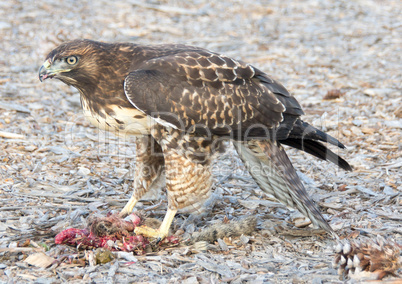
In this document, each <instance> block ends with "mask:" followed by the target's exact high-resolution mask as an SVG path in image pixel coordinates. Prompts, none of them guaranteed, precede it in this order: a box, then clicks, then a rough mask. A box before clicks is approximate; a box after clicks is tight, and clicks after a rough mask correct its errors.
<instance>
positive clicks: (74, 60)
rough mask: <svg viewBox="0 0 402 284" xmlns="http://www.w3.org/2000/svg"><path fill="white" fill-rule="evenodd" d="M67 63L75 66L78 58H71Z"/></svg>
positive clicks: (68, 58)
mask: <svg viewBox="0 0 402 284" xmlns="http://www.w3.org/2000/svg"><path fill="white" fill-rule="evenodd" d="M66 61H67V63H68V64H70V65H74V64H75V63H77V61H78V58H77V57H76V56H69V57H67V59H66Z"/></svg>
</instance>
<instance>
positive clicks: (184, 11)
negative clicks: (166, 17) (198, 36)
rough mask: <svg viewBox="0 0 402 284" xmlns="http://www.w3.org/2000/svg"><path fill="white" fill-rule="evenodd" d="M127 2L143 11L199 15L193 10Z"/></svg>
mask: <svg viewBox="0 0 402 284" xmlns="http://www.w3.org/2000/svg"><path fill="white" fill-rule="evenodd" d="M129 2H130V3H131V4H132V5H134V6H138V7H141V8H145V9H151V10H155V11H159V12H163V13H168V14H170V13H173V14H181V15H199V14H200V12H199V11H194V10H189V9H184V8H179V7H171V6H166V5H153V4H146V3H143V2H140V1H136V0H130V1H129Z"/></svg>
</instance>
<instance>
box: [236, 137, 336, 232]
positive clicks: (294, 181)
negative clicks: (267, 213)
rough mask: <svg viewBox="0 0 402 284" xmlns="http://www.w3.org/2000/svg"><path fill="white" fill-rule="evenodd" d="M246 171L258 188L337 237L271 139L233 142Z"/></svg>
mask: <svg viewBox="0 0 402 284" xmlns="http://www.w3.org/2000/svg"><path fill="white" fill-rule="evenodd" d="M233 144H234V146H235V148H236V150H237V152H238V153H239V156H240V158H241V159H242V160H243V162H244V164H245V166H246V167H247V169H248V171H249V172H250V174H251V175H252V177H253V178H254V180H255V181H256V182H257V184H258V185H259V186H260V188H261V189H262V190H263V191H265V192H267V193H269V194H271V195H272V196H274V197H275V198H277V199H278V200H279V201H281V202H282V203H284V204H285V205H287V206H289V207H292V208H296V209H297V210H299V211H300V212H301V213H303V214H304V215H305V216H307V217H308V218H310V220H311V222H312V223H313V224H314V225H316V226H318V227H320V228H322V229H324V230H325V231H327V232H329V233H331V234H332V235H333V236H336V233H335V232H334V231H333V230H332V228H331V227H330V226H329V224H328V223H327V221H326V220H325V219H324V217H323V216H322V214H321V213H320V211H319V209H318V207H317V205H315V203H314V201H313V200H312V199H311V198H310V197H309V195H308V193H307V191H306V189H305V188H304V186H303V184H302V183H301V181H300V179H299V177H298V175H297V173H296V170H295V169H294V168H293V165H292V163H291V162H290V160H289V158H288V156H287V155H286V153H285V150H284V149H283V147H282V146H281V145H280V144H279V143H277V142H273V141H270V140H258V141H257V140H251V141H247V142H240V141H233Z"/></svg>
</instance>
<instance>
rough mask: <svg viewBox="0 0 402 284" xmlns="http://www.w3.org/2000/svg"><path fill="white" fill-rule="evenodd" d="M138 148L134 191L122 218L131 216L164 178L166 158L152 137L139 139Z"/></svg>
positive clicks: (121, 213) (123, 210) (122, 212)
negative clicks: (143, 197) (144, 197)
mask: <svg viewBox="0 0 402 284" xmlns="http://www.w3.org/2000/svg"><path fill="white" fill-rule="evenodd" d="M136 147H137V148H136V162H135V172H134V182H133V187H134V190H133V194H132V196H131V198H130V200H129V201H128V202H127V204H126V205H125V206H124V208H123V209H122V210H121V212H120V216H126V215H128V214H130V213H131V212H132V211H133V209H134V206H135V204H136V203H137V202H138V200H140V199H141V197H142V196H143V195H144V194H145V193H147V192H148V191H150V190H152V189H154V188H155V187H158V186H160V181H161V179H163V178H164V176H163V168H164V158H163V154H162V149H161V147H160V145H159V144H158V143H156V141H155V140H154V139H153V138H152V137H151V136H144V137H137V140H136Z"/></svg>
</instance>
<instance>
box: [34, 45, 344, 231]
mask: <svg viewBox="0 0 402 284" xmlns="http://www.w3.org/2000/svg"><path fill="white" fill-rule="evenodd" d="M53 77H54V78H56V79H59V80H61V81H62V82H64V83H66V84H68V85H72V86H74V87H75V88H77V89H78V90H79V92H80V94H81V104H82V108H83V110H84V113H85V115H86V116H87V117H88V118H89V120H90V121H91V122H92V123H93V124H95V125H96V126H98V127H100V128H102V129H105V130H109V131H114V132H118V133H120V134H124V135H127V134H129V135H136V136H138V138H137V142H136V146H137V159H136V171H135V179H134V183H133V187H134V192H133V195H132V197H131V199H130V200H129V202H128V203H127V205H126V206H125V207H124V208H123V210H122V211H121V215H125V214H127V213H130V212H131V211H132V210H133V208H134V206H135V204H136V202H137V201H138V200H140V199H141V197H142V196H143V195H144V194H145V193H146V192H148V191H149V190H150V189H151V188H153V187H155V186H160V184H161V183H160V181H161V180H163V179H164V180H165V181H166V189H167V195H168V210H167V213H166V216H165V218H164V220H163V222H162V225H161V227H160V228H159V230H153V229H150V228H144V227H140V228H137V229H136V233H139V234H144V235H147V236H154V237H158V238H164V237H165V236H166V235H167V234H168V231H169V227H170V225H171V223H172V221H173V218H174V216H175V214H176V212H177V210H178V209H181V208H184V207H187V206H198V205H199V204H200V203H201V202H202V201H204V200H205V199H206V198H207V197H208V195H209V193H210V189H211V183H212V182H211V171H210V164H211V155H212V154H213V153H214V152H216V151H219V149H220V148H221V146H222V141H223V140H227V139H230V140H231V141H232V142H233V144H234V146H235V148H236V150H237V152H238V153H239V155H240V157H241V159H242V160H243V162H244V164H245V166H246V167H247V169H248V170H249V172H250V174H251V175H252V177H253V178H254V179H255V181H256V182H257V184H258V185H259V186H260V187H261V189H262V190H263V191H265V192H267V193H269V194H271V195H273V196H274V197H276V198H277V199H278V200H279V201H281V202H283V203H284V204H286V205H287V206H290V207H293V208H296V209H298V210H299V211H300V212H301V213H303V214H304V215H305V216H307V217H309V218H310V220H311V221H312V222H313V224H315V225H317V226H319V227H321V228H323V229H325V230H326V231H328V232H330V233H332V234H334V232H333V230H332V229H331V227H330V226H329V225H328V223H327V222H326V220H325V219H324V218H323V216H322V215H321V213H320V211H319V209H318V208H317V206H316V205H315V204H314V202H313V201H312V200H311V198H310V197H309V196H308V194H307V192H306V190H305V188H304V187H303V184H302V183H301V181H300V179H299V177H298V176H297V174H296V171H295V169H294V168H293V166H292V164H291V162H290V160H289V158H288V157H287V155H286V153H285V150H284V148H283V147H282V146H281V145H282V144H285V145H289V146H291V147H294V148H297V149H300V150H303V151H305V152H307V153H310V154H312V155H314V156H316V157H318V158H320V159H324V160H329V161H331V162H333V163H335V164H337V165H338V166H340V167H341V168H343V169H345V170H351V167H350V166H349V164H348V163H347V162H346V161H345V160H343V159H342V158H340V157H338V155H336V154H335V153H333V152H331V151H330V150H329V149H327V147H326V146H325V145H324V144H322V143H320V142H318V141H324V142H328V143H331V144H333V145H336V146H338V147H340V148H344V146H343V145H342V144H341V143H340V142H339V141H338V140H336V139H335V138H333V137H331V136H329V135H327V134H325V133H323V132H322V131H320V130H318V129H316V128H314V127H312V126H311V125H309V124H308V123H306V122H304V121H302V120H301V119H300V116H301V115H303V111H302V109H301V107H300V105H299V103H298V102H297V101H296V99H295V98H294V97H293V96H291V95H290V94H289V92H288V91H287V90H286V89H285V87H284V86H282V85H281V84H280V83H279V82H277V81H275V80H273V79H271V78H270V77H269V76H268V75H267V74H265V73H264V72H262V71H261V70H259V69H257V68H255V67H254V66H252V65H250V64H247V63H244V62H241V61H239V60H235V59H232V58H230V57H227V56H224V55H221V54H218V53H215V52H211V51H208V50H206V49H202V48H199V47H193V46H186V45H173V44H166V45H139V44H133V43H113V44H109V43H102V42H96V41H91V40H74V41H70V42H67V43H63V44H61V45H60V46H59V47H57V48H56V49H54V50H53V51H52V52H50V53H49V55H48V56H47V58H46V61H45V63H44V64H43V65H42V67H41V68H40V70H39V79H40V80H41V81H43V80H45V79H47V78H53Z"/></svg>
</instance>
